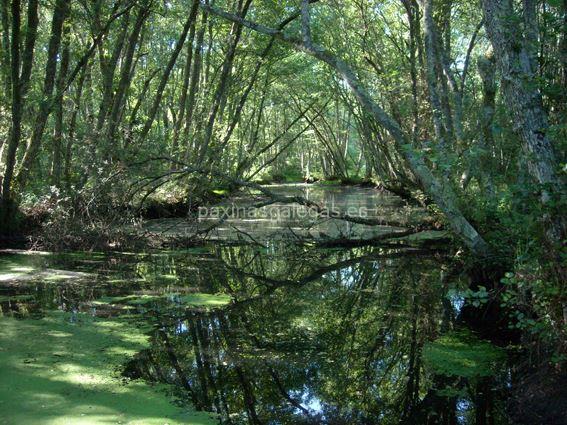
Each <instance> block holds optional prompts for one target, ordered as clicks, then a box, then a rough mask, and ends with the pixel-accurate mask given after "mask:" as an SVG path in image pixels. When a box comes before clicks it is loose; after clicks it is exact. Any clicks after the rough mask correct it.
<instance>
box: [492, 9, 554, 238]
mask: <svg viewBox="0 0 567 425" xmlns="http://www.w3.org/2000/svg"><path fill="white" fill-rule="evenodd" d="M526 3H531V2H530V1H526ZM482 7H483V12H484V20H485V26H486V32H487V35H488V38H489V39H490V42H491V43H492V46H493V49H494V54H495V57H496V61H497V64H498V67H499V69H500V73H501V81H502V91H503V94H504V99H505V102H506V105H507V106H508V108H509V109H510V112H511V114H512V116H511V118H512V120H513V122H514V130H515V131H516V132H517V134H518V136H519V138H520V140H521V142H522V150H523V152H524V155H525V161H526V162H527V165H528V171H529V173H530V175H531V177H532V179H533V180H534V182H535V183H536V184H537V185H539V190H540V202H541V204H542V205H543V206H544V207H546V206H548V205H549V204H550V203H551V201H552V200H553V199H555V198H557V199H558V198H559V197H560V196H561V194H562V193H563V191H564V189H563V188H564V185H563V181H562V179H561V177H560V175H559V174H558V169H559V164H558V161H557V158H556V156H555V153H554V151H553V146H552V142H551V140H550V138H549V135H548V130H549V124H548V118H547V113H546V111H545V110H544V108H543V101H542V96H541V93H540V91H539V89H538V87H537V85H536V84H535V79H534V78H535V74H534V72H535V70H534V69H533V53H532V52H533V49H532V48H531V46H530V43H532V42H533V40H532V38H533V33H534V32H535V31H537V29H535V28H527V34H528V35H527V38H526V37H524V36H523V34H522V30H521V28H520V27H519V25H518V23H517V20H515V19H514V11H513V8H512V2H511V1H510V0H483V2H482ZM526 12H527V13H528V14H531V13H534V12H533V11H531V10H529V8H528V10H526ZM527 21H528V22H530V25H535V22H533V18H532V19H528V20H527ZM546 221H547V223H546V228H547V230H546V236H547V240H548V242H550V243H551V244H552V245H558V244H560V243H561V241H562V240H563V238H564V235H565V223H564V219H563V217H562V215H561V213H555V214H552V215H550V216H549V217H547V218H546Z"/></svg>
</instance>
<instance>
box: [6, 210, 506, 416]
mask: <svg viewBox="0 0 567 425" xmlns="http://www.w3.org/2000/svg"><path fill="white" fill-rule="evenodd" d="M371 202H373V201H372V200H371ZM256 236H258V234H256ZM255 239H256V238H255ZM257 242H259V243H248V244H240V245H236V246H235V245H226V244H223V243H222V242H218V241H217V242H215V243H211V244H209V245H208V246H205V247H203V248H198V249H190V250H181V251H161V252H151V253H122V254H108V255H106V254H93V253H89V254H83V253H69V254H57V255H56V254H50V255H43V256H41V255H35V256H29V255H14V254H4V255H2V256H0V267H1V268H2V274H1V275H0V307H1V314H3V315H14V316H17V317H30V316H32V317H34V316H41V315H42V314H44V312H46V311H48V310H65V311H68V312H72V313H74V314H75V313H76V314H77V315H78V314H79V313H80V312H83V313H87V314H90V315H95V316H105V317H119V316H120V315H123V314H137V315H140V316H142V317H143V318H144V320H146V321H147V322H148V324H150V325H151V329H152V330H151V331H150V341H151V343H150V346H149V348H148V349H146V350H144V351H142V352H140V353H139V354H138V355H137V356H135V358H133V359H130V360H129V359H125V365H124V375H125V376H126V377H129V378H133V379H146V380H150V381H159V382H165V383H170V384H172V385H171V388H172V391H173V392H174V394H175V395H176V396H177V398H178V400H179V402H180V403H192V404H194V405H195V406H197V407H198V408H199V409H202V410H208V411H213V412H216V413H218V414H219V417H220V420H221V422H222V423H225V424H311V423H323V424H375V423H384V424H390V423H392V424H394V423H408V424H409V423H411V424H413V423H467V424H468V423H506V421H505V418H504V415H503V413H502V412H503V403H504V398H503V397H504V395H505V393H506V387H507V386H508V383H507V380H508V378H507V374H506V372H505V370H506V369H505V368H504V366H503V363H498V362H499V361H501V359H499V356H498V352H497V351H496V350H495V349H492V347H491V346H490V345H489V344H488V343H486V342H483V341H480V340H478V339H476V338H475V337H474V336H473V335H472V334H470V333H469V332H468V331H466V329H461V327H460V326H459V324H458V316H459V310H460V308H461V307H462V305H463V302H464V300H463V298H462V297H461V296H460V295H459V294H461V291H462V289H464V287H465V286H466V285H465V284H464V282H460V281H459V279H458V278H451V279H448V278H447V276H448V275H450V273H449V272H450V270H451V266H450V263H449V260H448V259H447V258H446V255H445V253H444V252H443V251H430V250H428V251H425V250H422V249H416V248H407V247H391V246H390V247H388V248H379V247H366V248H355V249H314V248H310V247H309V246H299V245H297V244H291V243H285V242H283V241H279V242H274V241H272V240H270V238H264V239H262V240H260V241H257ZM72 317H73V315H71V320H73V319H72ZM495 365H497V367H494V366H495Z"/></svg>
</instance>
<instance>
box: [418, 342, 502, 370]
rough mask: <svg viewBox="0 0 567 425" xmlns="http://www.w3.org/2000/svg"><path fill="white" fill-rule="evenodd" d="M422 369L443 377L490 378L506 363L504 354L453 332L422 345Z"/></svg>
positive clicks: (493, 347) (488, 344)
mask: <svg viewBox="0 0 567 425" xmlns="http://www.w3.org/2000/svg"><path fill="white" fill-rule="evenodd" d="M423 359H424V362H425V366H426V367H427V368H428V369H429V370H431V371H432V372H433V373H436V374H439V375H445V376H461V377H463V378H477V377H482V376H491V375H494V373H495V372H496V371H497V369H498V365H499V364H501V363H502V362H503V361H504V359H505V353H504V350H503V349H501V348H498V347H496V346H494V345H492V344H491V343H490V342H488V341H484V340H481V339H479V338H477V337H476V336H474V335H473V334H471V333H470V332H466V331H454V332H448V333H447V334H445V335H443V336H441V337H439V338H438V339H436V340H435V341H433V342H430V343H427V344H425V346H424V348H423Z"/></svg>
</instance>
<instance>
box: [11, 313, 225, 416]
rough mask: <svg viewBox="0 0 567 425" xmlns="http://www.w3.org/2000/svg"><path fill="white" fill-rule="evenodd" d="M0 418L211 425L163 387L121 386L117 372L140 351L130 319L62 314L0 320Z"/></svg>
mask: <svg viewBox="0 0 567 425" xmlns="http://www.w3.org/2000/svg"><path fill="white" fill-rule="evenodd" d="M0 327H1V328H2V332H1V333H0V417H1V418H2V420H3V422H2V423H6V424H18V425H27V424H69V423H72V424H107V423H122V424H160V425H162V424H164V423H168V424H171V425H173V424H194V425H197V424H203V425H204V424H213V423H216V421H215V420H213V418H212V417H211V416H210V415H209V414H207V413H203V412H196V411H194V410H189V409H186V408H185V409H182V408H180V407H177V406H175V405H174V404H172V400H170V398H169V397H168V396H167V395H166V394H165V387H162V386H149V385H147V384H146V383H144V382H142V381H131V382H127V383H125V382H124V381H123V379H122V378H121V377H120V374H119V370H120V365H121V364H122V363H124V362H125V361H126V360H127V357H129V356H132V355H134V354H135V353H137V352H138V351H139V350H141V349H142V348H144V347H146V345H147V337H146V336H145V335H144V334H143V333H142V331H140V330H139V329H138V328H137V327H136V326H135V323H132V321H131V319H130V320H127V319H125V318H122V319H120V320H117V319H113V320H112V321H110V320H102V319H96V320H94V319H92V318H90V317H88V316H86V315H79V316H78V320H77V321H76V322H75V323H70V321H69V316H68V315H67V314H65V313H60V312H59V313H53V314H50V315H49V316H47V317H45V318H44V319H42V320H16V319H12V318H0Z"/></svg>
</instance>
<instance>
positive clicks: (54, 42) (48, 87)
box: [17, 0, 71, 188]
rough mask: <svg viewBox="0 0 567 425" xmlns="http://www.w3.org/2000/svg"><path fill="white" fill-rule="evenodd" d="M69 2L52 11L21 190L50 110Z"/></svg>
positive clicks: (61, 1)
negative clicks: (38, 100)
mask: <svg viewBox="0 0 567 425" xmlns="http://www.w3.org/2000/svg"><path fill="white" fill-rule="evenodd" d="M70 4H71V1H70V0H57V2H56V3H55V9H54V11H53V19H52V21H51V35H50V37H49V45H48V48H47V63H46V65H45V78H44V82H43V93H42V96H43V99H42V101H41V103H40V106H39V111H38V114H37V118H36V122H35V125H34V128H33V131H32V136H31V139H30V141H29V143H28V145H27V147H26V151H25V153H24V157H23V159H22V165H21V167H20V170H19V171H18V176H17V180H18V184H19V185H20V187H21V188H24V187H25V186H26V183H27V181H28V178H29V175H30V173H31V170H32V167H33V166H34V163H35V161H36V159H37V154H38V152H39V148H40V146H41V138H42V136H43V133H44V131H45V126H46V124H47V118H48V117H49V113H50V112H51V109H52V105H51V103H52V99H51V95H52V94H53V88H54V85H55V75H56V69H57V58H58V53H59V46H60V44H61V34H62V30H63V22H64V20H65V18H66V16H67V13H68V11H69V8H70Z"/></svg>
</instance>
